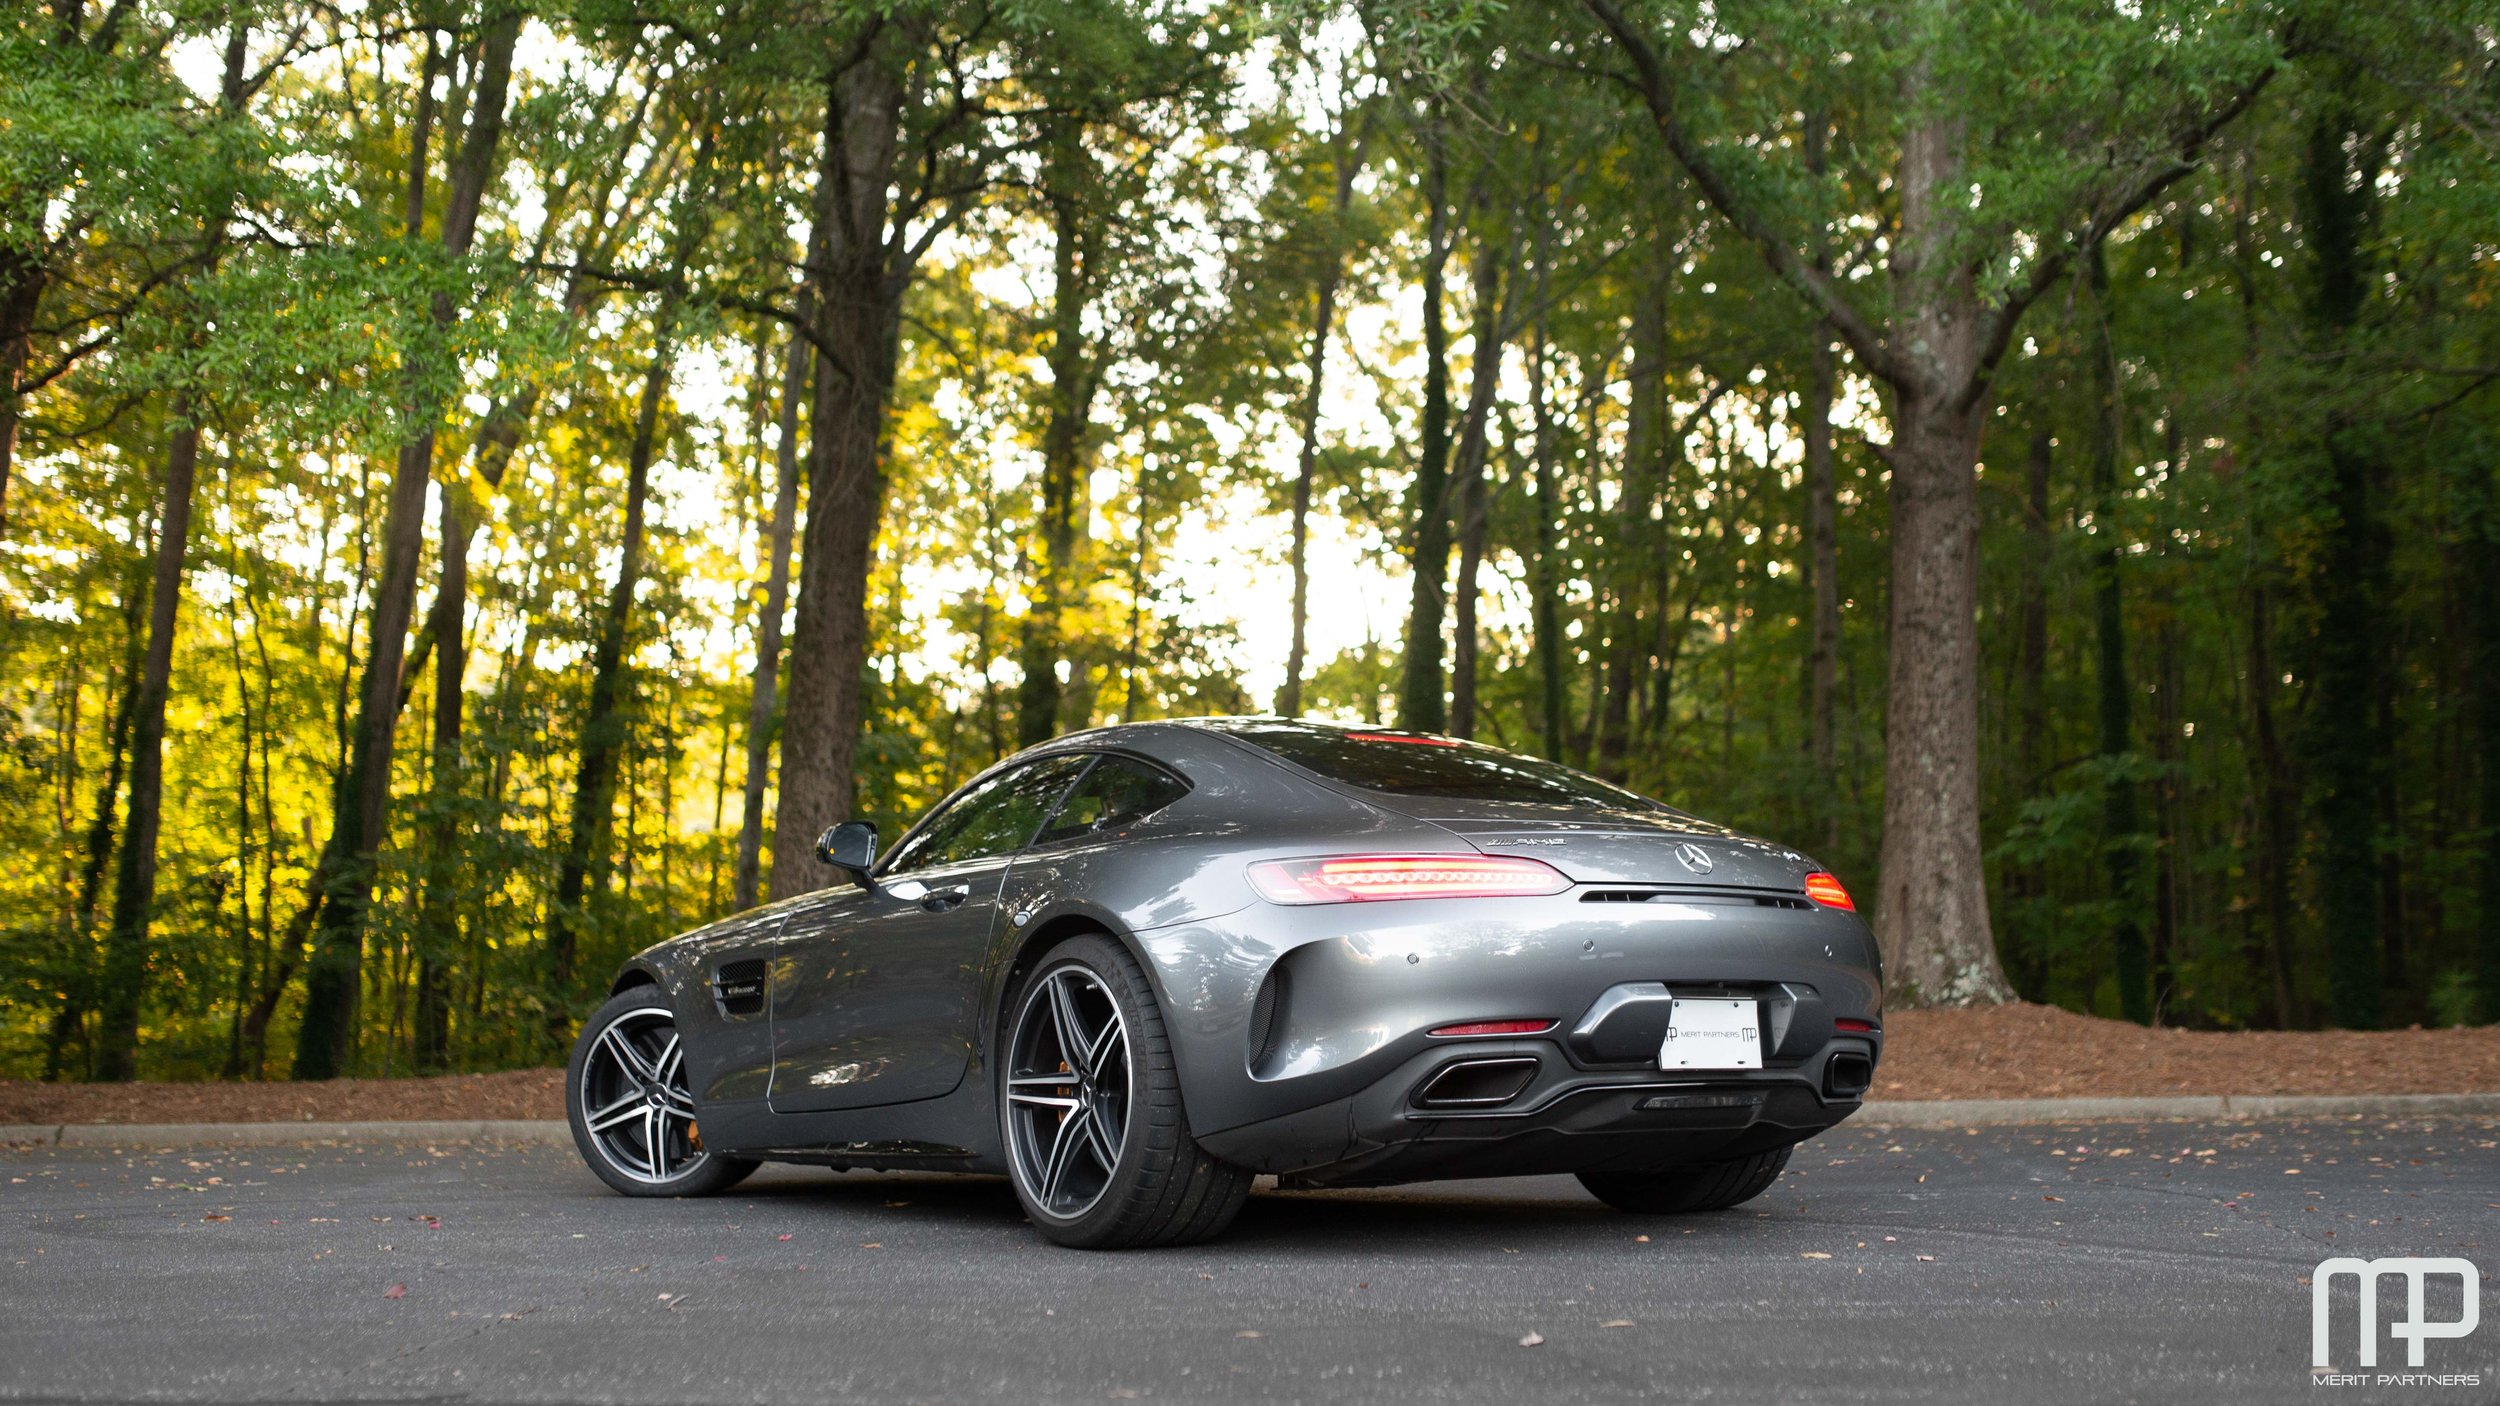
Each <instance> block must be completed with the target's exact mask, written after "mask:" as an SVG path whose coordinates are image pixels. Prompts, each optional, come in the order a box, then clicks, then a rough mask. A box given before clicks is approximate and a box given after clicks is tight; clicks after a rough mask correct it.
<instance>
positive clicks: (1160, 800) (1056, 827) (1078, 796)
mask: <svg viewBox="0 0 2500 1406" xmlns="http://www.w3.org/2000/svg"><path fill="white" fill-rule="evenodd" d="M1187 794H1189V787H1188V786H1187V785H1186V784H1184V783H1183V782H1181V781H1180V780H1178V779H1177V778H1175V777H1173V776H1172V775H1170V774H1169V773H1167V772H1165V771H1163V770H1161V769H1159V768H1156V767H1151V766H1148V765H1146V764H1145V763H1144V762H1137V761H1131V760H1129V759H1128V758H1126V757H1109V756H1107V757H1104V758H1103V759H1102V760H1100V761H1098V762H1096V763H1095V764H1094V769H1093V770H1092V771H1089V772H1087V773H1086V774H1085V779H1084V780H1083V781H1081V782H1079V783H1077V787H1076V789H1075V790H1073V791H1071V792H1069V793H1068V798H1067V799H1066V800H1065V801H1062V802H1061V803H1060V805H1059V813H1058V814H1057V815H1054V816H1052V817H1051V818H1050V828H1048V829H1046V830H1044V831H1042V833H1041V834H1039V835H1037V836H1035V837H1034V839H1033V843H1035V844H1037V845H1048V844H1057V843H1059V842H1060V841H1062V840H1073V839H1077V838H1079V837H1082V836H1085V835H1098V834H1102V833H1104V832H1105V831H1110V830H1117V829H1119V828H1120V827H1121V826H1123V825H1128V824H1132V823H1134V822H1136V821H1139V820H1143V819H1145V818H1146V817H1147V816H1149V815H1152V814H1154V813H1155V812H1156V811H1158V810H1161V809H1163V808H1164V807H1165V806H1168V805H1170V804H1171V803H1172V802H1174V801H1177V800H1179V799H1180V798H1181V797H1183V796H1185V795H1187Z"/></svg>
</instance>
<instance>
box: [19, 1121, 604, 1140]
mask: <svg viewBox="0 0 2500 1406" xmlns="http://www.w3.org/2000/svg"><path fill="white" fill-rule="evenodd" d="M338 1142H398V1143H405V1142H505V1143H520V1144H524V1145H536V1146H550V1145H561V1146H566V1147H569V1146H571V1145H572V1143H573V1132H572V1129H571V1128H570V1127H568V1126H567V1125H565V1124H564V1123H562V1122H557V1121H553V1120H546V1121H541V1120H537V1119H491V1118H490V1119H475V1120H468V1121H453V1120H442V1121H434V1122H422V1121H409V1122H398V1123H68V1124H62V1125H59V1126H53V1125H51V1124H44V1123H31V1124H30V1123H12V1124H0V1144H19V1145H23V1144H28V1143H31V1144H34V1145H35V1146H38V1147H294V1146H310V1145H315V1144H320V1143H338Z"/></svg>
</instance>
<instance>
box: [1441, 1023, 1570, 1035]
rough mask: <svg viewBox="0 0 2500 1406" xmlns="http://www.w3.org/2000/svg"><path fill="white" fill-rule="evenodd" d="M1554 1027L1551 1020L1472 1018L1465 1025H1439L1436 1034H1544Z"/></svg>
mask: <svg viewBox="0 0 2500 1406" xmlns="http://www.w3.org/2000/svg"><path fill="white" fill-rule="evenodd" d="M1553 1028H1554V1022H1552V1021H1550V1020H1471V1021H1468V1022H1467V1023H1466V1024H1464V1025H1443V1026H1437V1027H1435V1028H1434V1029H1433V1031H1432V1033H1433V1034H1435V1035H1443V1036H1451V1035H1542V1034H1544V1033H1545V1032H1546V1031H1548V1030H1551V1029H1553Z"/></svg>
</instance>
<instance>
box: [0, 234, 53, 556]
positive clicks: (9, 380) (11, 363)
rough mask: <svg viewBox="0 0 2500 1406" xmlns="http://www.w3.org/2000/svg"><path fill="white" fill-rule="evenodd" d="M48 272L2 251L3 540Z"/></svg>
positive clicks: (0, 424) (20, 253)
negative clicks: (22, 400)
mask: <svg viewBox="0 0 2500 1406" xmlns="http://www.w3.org/2000/svg"><path fill="white" fill-rule="evenodd" d="M44 274H45V270H44V267H43V264H42V262H41V261H40V260H38V259H36V258H35V257H34V256H33V255H31V254H27V253H25V252H23V251H21V250H16V249H8V250H0V537H5V536H7V535H8V530H9V477H10V472H11V469H12V467H13V466H14V465H15V463H16V461H17V424H18V418H19V415H20V411H19V406H18V394H19V393H18V382H19V379H20V378H21V377H22V376H23V375H24V374H25V371H26V361H27V358H28V357H29V356H30V355H32V354H33V350H34V326H35V311H36V309H37V308H39V307H40V306H41V305H42V303H43V288H44V283H45V277H44Z"/></svg>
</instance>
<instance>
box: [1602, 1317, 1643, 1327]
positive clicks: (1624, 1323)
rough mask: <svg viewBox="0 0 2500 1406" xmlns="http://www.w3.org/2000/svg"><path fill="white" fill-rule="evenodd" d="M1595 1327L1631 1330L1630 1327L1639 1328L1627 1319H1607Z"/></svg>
mask: <svg viewBox="0 0 2500 1406" xmlns="http://www.w3.org/2000/svg"><path fill="white" fill-rule="evenodd" d="M1597 1326H1598V1327H1600V1328H1631V1327H1637V1326H1639V1325H1637V1324H1635V1323H1634V1322H1633V1321H1632V1320H1631V1319H1629V1318H1609V1319H1607V1320H1606V1321H1605V1322H1603V1323H1600V1324H1598V1325H1597Z"/></svg>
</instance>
